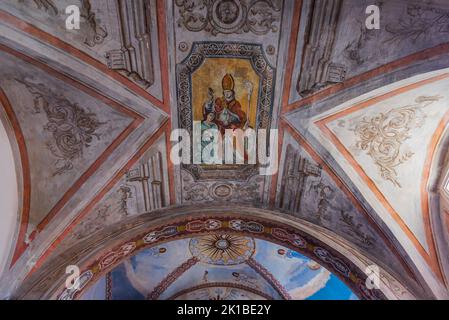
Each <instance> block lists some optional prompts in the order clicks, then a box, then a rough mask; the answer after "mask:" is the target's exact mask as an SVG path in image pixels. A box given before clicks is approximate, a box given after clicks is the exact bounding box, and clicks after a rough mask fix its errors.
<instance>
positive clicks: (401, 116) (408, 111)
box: [354, 96, 442, 188]
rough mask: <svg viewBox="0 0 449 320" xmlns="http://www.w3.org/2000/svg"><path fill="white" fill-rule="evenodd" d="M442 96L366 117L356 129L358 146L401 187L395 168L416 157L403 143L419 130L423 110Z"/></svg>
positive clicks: (423, 120)
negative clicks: (412, 132)
mask: <svg viewBox="0 0 449 320" xmlns="http://www.w3.org/2000/svg"><path fill="white" fill-rule="evenodd" d="M441 98H442V97H440V96H419V97H417V98H416V99H415V104H411V105H406V106H403V107H400V108H394V109H391V110H390V111H388V112H385V113H379V114H377V115H374V116H372V117H370V118H367V117H363V118H362V120H361V121H359V122H358V123H357V124H356V125H355V128H354V133H355V135H356V136H357V137H358V139H359V140H358V141H357V144H356V147H357V148H359V149H360V150H363V151H366V153H367V154H368V155H369V156H370V157H371V158H372V159H373V161H374V163H375V164H376V166H377V167H378V168H379V173H380V176H381V177H382V178H383V179H384V180H386V181H390V182H391V183H392V184H393V185H395V186H396V187H399V188H401V187H402V186H401V184H400V182H399V177H398V173H397V171H396V168H397V167H398V166H400V165H402V164H403V163H405V162H407V161H408V160H409V159H410V158H411V157H413V154H414V153H413V152H411V151H403V150H402V145H403V143H404V141H406V140H407V139H409V138H410V134H411V130H412V129H414V128H420V127H421V126H422V125H423V124H424V122H425V118H426V116H425V114H424V113H423V111H422V109H423V108H425V107H426V106H428V105H430V104H432V103H434V102H435V101H438V100H440V99H441Z"/></svg>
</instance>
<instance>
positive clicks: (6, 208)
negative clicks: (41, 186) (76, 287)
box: [0, 122, 19, 275]
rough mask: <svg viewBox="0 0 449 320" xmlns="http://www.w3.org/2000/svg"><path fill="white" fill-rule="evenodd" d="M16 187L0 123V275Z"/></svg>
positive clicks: (15, 203)
mask: <svg viewBox="0 0 449 320" xmlns="http://www.w3.org/2000/svg"><path fill="white" fill-rule="evenodd" d="M18 205H19V199H18V186H17V177H16V170H15V165H14V157H13V153H12V149H11V145H10V144H9V139H8V136H7V134H6V130H5V128H4V127H3V124H2V123H1V122H0V275H1V274H2V273H3V271H4V270H5V269H6V263H7V260H8V255H9V253H10V250H11V246H12V241H13V237H14V231H15V229H16V228H15V227H16V226H15V224H16V217H17V212H18Z"/></svg>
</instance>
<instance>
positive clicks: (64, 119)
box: [16, 79, 104, 176]
mask: <svg viewBox="0 0 449 320" xmlns="http://www.w3.org/2000/svg"><path fill="white" fill-rule="evenodd" d="M16 80H17V81H18V82H20V83H22V84H23V85H25V86H26V88H27V89H28V91H29V92H30V93H31V95H32V96H33V102H34V110H33V112H34V113H35V114H39V113H41V112H42V110H43V111H44V112H45V115H46V117H47V124H46V125H45V126H44V130H45V131H47V132H50V133H51V135H52V137H53V139H52V140H51V141H48V142H47V143H46V145H47V148H48V149H49V150H50V152H51V153H52V154H53V155H54V156H55V157H56V158H57V160H56V162H55V168H56V171H55V172H54V173H53V176H56V175H60V174H63V173H64V172H67V171H69V170H72V169H73V161H75V160H77V159H79V158H82V156H83V152H84V150H85V149H86V148H89V147H90V146H91V144H92V142H93V141H94V138H96V139H97V140H100V134H98V133H97V130H98V128H99V127H100V126H101V125H103V124H104V123H103V122H100V121H99V120H98V119H97V116H96V114H94V113H91V112H87V111H86V110H85V109H84V108H82V107H80V106H79V105H78V104H76V103H71V102H70V101H68V100H67V99H66V98H65V97H62V96H57V95H55V94H54V93H52V92H51V91H50V90H49V89H47V88H45V87H44V86H43V85H42V84H34V83H31V82H28V81H26V80H18V79H16Z"/></svg>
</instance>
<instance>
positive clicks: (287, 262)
mask: <svg viewBox="0 0 449 320" xmlns="http://www.w3.org/2000/svg"><path fill="white" fill-rule="evenodd" d="M445 2H446V1H443V0H441V1H438V0H434V1H426V2H423V1H405V0H404V1H402V0H395V1H381V0H377V1H375V4H376V5H377V6H378V7H379V8H380V13H381V14H380V18H381V20H380V23H381V24H380V29H379V30H376V29H373V30H369V29H367V28H366V27H365V19H366V17H367V14H366V13H365V9H366V7H367V6H368V5H371V4H373V3H371V1H360V0H332V1H324V0H302V1H301V0H296V1H282V0H252V1H249V0H215V1H204V0H175V1H162V0H136V1H132V2H129V1H122V0H114V1H110V0H108V1H106V0H90V1H89V0H77V1H65V0H61V1H53V0H21V1H13V0H4V1H2V3H1V4H0V61H1V68H0V105H1V108H0V119H1V122H0V124H1V125H0V147H1V150H2V159H0V160H1V161H0V168H1V169H2V170H3V171H5V172H8V174H5V177H4V179H3V178H2V181H0V190H1V193H2V198H0V200H1V199H3V198H5V199H9V200H8V201H9V202H8V201H6V200H4V201H2V203H3V204H2V207H0V208H1V210H2V215H4V217H3V218H4V220H2V221H5V223H4V224H3V225H2V226H1V231H2V232H1V233H2V235H1V237H0V245H1V246H2V247H1V248H0V250H1V251H0V263H1V264H0V268H2V273H1V279H0V294H1V297H3V298H21V299H27V298H42V299H45V298H65V299H67V298H69V299H73V298H81V299H87V298H101V299H107V298H109V299H111V298H112V299H114V298H115V299H124V298H135V299H153V298H154V299H168V298H173V299H175V298H189V299H190V298H191V299H218V298H229V299H232V298H237V299H242V298H248V299H253V298H264V299H299V298H301V299H305V298H320V297H321V298H322V297H325V296H326V294H330V293H329V292H331V291H333V292H335V290H332V288H334V287H333V286H335V288H337V287H338V288H340V289H339V290H340V291H338V290H337V291H338V292H340V293H341V295H340V296H338V297H336V296H334V297H336V298H342V299H348V298H354V297H355V296H357V297H358V298H361V299H376V298H379V299H384V298H388V299H408V298H418V299H422V298H432V299H435V298H437V299H441V298H448V297H449V293H448V284H449V280H448V279H449V278H448V276H449V251H448V243H449V242H448V240H449V222H448V213H447V212H448V209H447V208H449V205H448V203H449V200H448V198H449V197H448V192H449V191H445V186H447V179H446V176H447V167H448V161H447V150H448V149H447V145H448V143H449V140H448V135H447V128H448V125H447V123H448V121H449V96H448V93H447V92H448V88H449V69H447V68H449V30H448V29H447V24H448V23H449V21H448V18H447V16H448V13H449V6H448V5H447V3H445ZM69 5H77V6H78V8H79V9H80V17H81V20H80V29H79V30H76V29H75V30H68V29H67V28H66V18H67V17H68V14H66V11H65V8H66V7H67V6H69ZM227 74H229V75H230V77H229V76H226V75H227ZM229 79H232V81H231V80H229ZM228 86H230V87H231V88H232V89H233V91H234V92H235V101H237V102H238V105H239V106H240V108H241V109H240V111H235V110H237V109H232V108H234V107H235V104H234V105H233V106H232V107H230V108H231V109H230V110H233V111H234V112H235V113H236V114H238V115H239V116H240V117H244V119H245V121H242V122H241V123H239V125H238V126H237V127H242V128H243V127H251V128H253V129H256V130H258V131H259V130H260V129H278V130H279V141H278V143H274V145H276V146H277V147H278V170H276V172H274V174H269V175H263V174H261V171H259V166H258V165H249V164H245V165H200V164H180V165H176V164H174V163H173V162H172V161H171V160H170V152H171V150H172V145H173V144H174V143H175V141H170V135H171V133H172V130H173V129H186V130H187V131H188V132H189V133H192V132H193V131H194V130H193V123H194V121H202V122H203V124H205V125H215V126H217V125H218V126H220V128H221V129H224V128H225V127H226V128H228V126H227V124H224V122H221V121H222V119H223V118H220V113H219V111H217V110H215V117H216V118H215V119H214V120H213V122H212V124H211V122H207V121H208V120H207V119H206V118H207V113H208V111H207V110H208V106H209V105H210V104H208V103H210V102H212V105H215V108H218V107H220V106H221V104H222V103H225V102H223V101H225V99H224V98H223V97H222V91H223V89H226V88H225V87H228ZM242 115H243V116H242ZM271 145H273V143H271ZM16 190H17V192H15V191H16ZM446 190H449V188H446ZM3 218H2V219H3ZM236 239H237V240H236ZM231 240H232V241H231ZM233 241H234V242H233ZM201 243H202V245H203V247H201V248H202V249H201V250H199V249H198V248H196V249H195V246H196V245H200V244H201ZM232 243H234V245H236V246H237V249H235V250H237V251H232V254H231V257H226V254H227V253H226V252H228V253H229V252H231V251H229V249H228V248H229V247H230V246H231V244H232ZM206 245H209V246H210V247H211V248H210V249H209V251H208V250H205V251H204V250H203V249H204V246H206ZM242 247H243V249H242ZM214 250H215V251H216V250H218V252H219V255H220V257H221V260H220V259H216V256H214V254H213V252H214ZM233 250H234V249H233ZM205 252H206V253H205ZM211 252H212V253H211ZM206 254H209V255H210V256H209V257H208V258H207V257H205V255H206ZM223 257H224V258H223ZM207 259H209V260H207ZM210 259H212V260H214V259H215V260H214V262H211V260H210ZM223 259H224V260H223ZM236 259H237V260H238V261H234V260H236ZM217 260H219V261H220V262H217ZM223 261H225V262H223ZM229 261H234V262H232V263H228V262H229ZM69 265H76V266H78V267H79V269H80V271H81V275H82V277H81V280H82V281H81V282H82V286H81V287H80V288H79V289H76V290H69V289H67V288H65V287H64V284H65V280H66V278H67V274H66V273H65V272H66V267H67V266H69ZM372 266H376V267H378V268H379V270H380V288H377V289H376V288H375V289H370V288H368V287H367V286H366V281H365V280H366V278H367V276H368V275H369V274H370V273H369V272H368V271H367V270H371V269H370V268H371V267H372ZM146 274H152V275H153V276H154V278H152V279H151V280H148V279H146V276H145V275H146ZM286 275H288V276H286ZM329 288H330V289H329ZM326 290H327V291H326Z"/></svg>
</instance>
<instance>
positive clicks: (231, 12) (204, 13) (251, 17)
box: [175, 0, 281, 35]
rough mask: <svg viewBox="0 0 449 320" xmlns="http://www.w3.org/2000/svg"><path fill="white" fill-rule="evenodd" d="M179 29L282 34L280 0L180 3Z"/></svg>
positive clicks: (189, 0)
mask: <svg viewBox="0 0 449 320" xmlns="http://www.w3.org/2000/svg"><path fill="white" fill-rule="evenodd" d="M175 3H176V6H177V7H178V8H179V14H180V18H179V20H178V25H179V26H181V25H182V26H184V27H185V28H186V29H187V30H189V31H191V32H199V31H203V30H204V31H206V32H210V33H211V34H212V35H217V34H219V33H223V34H231V33H237V34H240V33H243V32H245V33H247V32H251V33H253V34H256V35H264V34H267V33H269V32H270V31H271V32H277V31H279V22H280V12H281V2H280V1H279V0H251V1H247V0H176V1H175Z"/></svg>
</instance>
